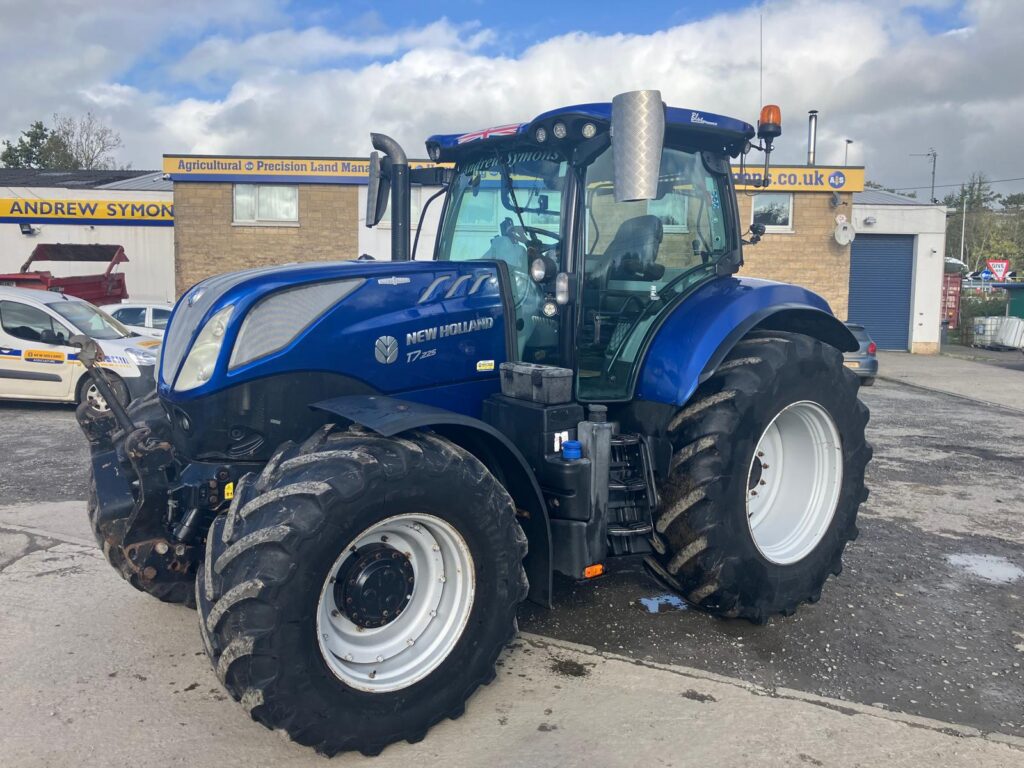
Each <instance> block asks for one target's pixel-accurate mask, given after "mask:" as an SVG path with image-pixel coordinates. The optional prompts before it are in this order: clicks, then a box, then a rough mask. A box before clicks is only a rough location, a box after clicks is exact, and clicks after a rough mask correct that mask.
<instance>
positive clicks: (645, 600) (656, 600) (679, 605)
mask: <svg viewBox="0 0 1024 768" xmlns="http://www.w3.org/2000/svg"><path fill="white" fill-rule="evenodd" d="M640 603H641V605H643V607H644V608H646V609H647V612H648V613H661V612H662V611H668V610H673V611H685V610H688V609H689V607H690V606H688V605H687V604H686V601H685V600H683V598H681V597H680V596H679V595H655V596H654V597H641V598H640Z"/></svg>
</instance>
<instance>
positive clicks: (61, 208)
mask: <svg viewBox="0 0 1024 768" xmlns="http://www.w3.org/2000/svg"><path fill="white" fill-rule="evenodd" d="M23 221H25V222H30V223H31V222H40V223H49V224H109V225H121V226H125V225H134V226H150V227H154V226H156V227H170V226H173V225H174V205H173V204H172V203H171V201H169V200H46V199H40V198H36V197H33V198H21V197H13V198H12V197H5V198H0V222H14V223H18V222H23Z"/></svg>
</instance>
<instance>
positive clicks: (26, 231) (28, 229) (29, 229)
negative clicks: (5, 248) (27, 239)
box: [18, 221, 39, 235]
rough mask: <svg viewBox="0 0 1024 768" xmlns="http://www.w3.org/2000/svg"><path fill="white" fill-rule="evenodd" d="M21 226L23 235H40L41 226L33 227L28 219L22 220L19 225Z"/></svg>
mask: <svg viewBox="0 0 1024 768" xmlns="http://www.w3.org/2000/svg"><path fill="white" fill-rule="evenodd" d="M18 226H19V227H20V228H21V234H23V235H38V234H39V227H33V226H32V225H31V224H29V223H28V222H27V221H22V222H21V223H19V225H18Z"/></svg>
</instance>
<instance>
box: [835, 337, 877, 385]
mask: <svg viewBox="0 0 1024 768" xmlns="http://www.w3.org/2000/svg"><path fill="white" fill-rule="evenodd" d="M846 327H847V328H849V329H850V332H851V333H852V334H853V335H854V336H855V337H856V338H857V343H858V344H860V349H858V350H857V351H856V352H846V353H845V354H844V355H843V361H844V362H845V364H846V367H847V368H849V369H850V370H851V371H853V372H854V373H856V374H857V375H858V376H859V377H860V385H861V386H862V387H870V386H871V385H872V384H874V383H875V376H877V375H878V358H877V357H875V353H876V352H877V351H878V347H876V346H875V342H873V341H872V340H871V337H870V336H869V335H868V332H867V330H866V329H865V328H864V326H863V325H858V324H857V323H847V324H846Z"/></svg>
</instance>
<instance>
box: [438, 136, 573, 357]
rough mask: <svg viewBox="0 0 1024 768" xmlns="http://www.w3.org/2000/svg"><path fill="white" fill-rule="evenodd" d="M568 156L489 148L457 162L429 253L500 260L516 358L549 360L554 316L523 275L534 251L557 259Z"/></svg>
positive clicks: (553, 342)
mask: <svg viewBox="0 0 1024 768" xmlns="http://www.w3.org/2000/svg"><path fill="white" fill-rule="evenodd" d="M567 172H568V163H566V162H565V161H564V160H563V159H562V158H561V156H560V155H558V154H557V153H553V152H545V151H539V150H522V151H505V152H497V151H496V152H493V153H491V154H488V155H483V156H481V157H480V158H479V159H477V160H473V161H470V162H467V163H466V164H464V165H463V166H462V167H460V168H459V169H458V172H457V174H456V177H455V180H454V182H453V183H452V187H451V192H450V193H449V198H448V209H447V211H446V213H445V221H444V225H443V227H442V230H441V239H440V242H439V247H438V252H437V258H438V259H440V260H444V261H469V260H472V259H488V260H494V261H503V262H505V264H507V265H508V269H509V276H510V278H511V281H512V295H513V300H514V303H515V311H516V321H515V322H516V332H517V336H518V339H519V350H518V353H519V357H520V359H522V360H529V361H531V362H540V361H541V360H550V359H551V356H552V355H553V354H554V353H555V350H556V347H557V323H556V321H555V320H553V319H551V318H546V317H543V315H542V314H541V311H540V309H541V305H542V303H543V299H544V295H543V291H542V289H541V288H540V287H539V286H538V285H537V284H536V283H534V282H533V281H532V280H531V279H530V274H529V266H530V264H529V262H530V259H531V258H536V256H537V255H541V254H545V255H547V256H550V257H551V258H552V259H553V260H554V261H555V263H558V261H559V259H560V253H559V250H560V246H561V238H562V231H563V230H562V209H563V206H562V199H563V195H564V194H565V183H566V174H567Z"/></svg>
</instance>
